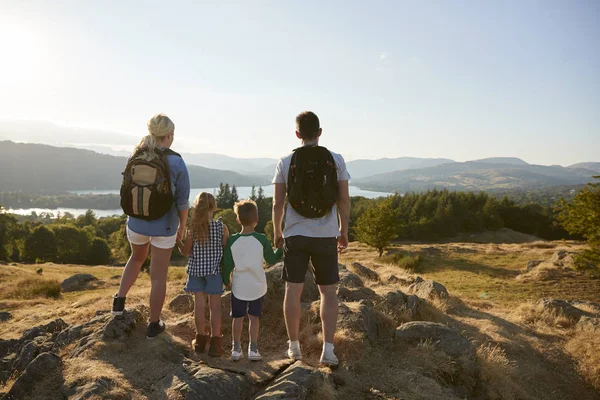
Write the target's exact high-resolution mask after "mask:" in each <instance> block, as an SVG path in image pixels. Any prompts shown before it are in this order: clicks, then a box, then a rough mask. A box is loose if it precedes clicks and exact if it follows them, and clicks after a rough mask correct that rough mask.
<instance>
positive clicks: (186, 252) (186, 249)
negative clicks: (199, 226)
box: [177, 229, 193, 257]
mask: <svg viewBox="0 0 600 400" xmlns="http://www.w3.org/2000/svg"><path fill="white" fill-rule="evenodd" d="M185 236H186V238H185V243H184V242H183V240H178V241H177V248H178V249H179V252H180V253H181V255H182V256H184V257H189V256H190V253H191V252H192V245H193V240H192V232H191V231H190V230H189V229H188V230H187V231H186V235H185Z"/></svg>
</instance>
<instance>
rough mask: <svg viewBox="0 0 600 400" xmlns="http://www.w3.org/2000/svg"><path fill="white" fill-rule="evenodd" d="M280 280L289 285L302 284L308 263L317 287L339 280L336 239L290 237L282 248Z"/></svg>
mask: <svg viewBox="0 0 600 400" xmlns="http://www.w3.org/2000/svg"><path fill="white" fill-rule="evenodd" d="M283 252H284V254H285V258H284V259H283V272H282V278H283V280H284V281H286V282H290V283H304V278H305V277H306V271H307V269H308V262H309V261H312V266H313V268H312V273H313V275H314V276H315V282H316V283H317V285H333V284H335V283H338V282H339V280H340V274H339V271H338V252H337V239H336V238H312V237H306V236H292V237H288V238H285V244H284V246H283Z"/></svg>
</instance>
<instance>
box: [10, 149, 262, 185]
mask: <svg viewBox="0 0 600 400" xmlns="http://www.w3.org/2000/svg"><path fill="white" fill-rule="evenodd" d="M126 162H127V158H125V157H115V156H110V155H105V154H98V153H94V152H92V151H89V150H81V149H73V148H63V147H52V146H46V145H40V144H22V143H14V142H0V170H2V171H4V173H3V174H1V175H0V188H1V190H2V191H25V192H40V191H45V192H59V191H64V190H94V189H96V190H110V189H118V188H119V187H120V185H121V172H123V169H124V168H125V164H126ZM188 170H189V174H190V180H191V184H192V187H194V188H201V187H215V186H218V185H219V183H221V182H228V183H229V184H231V185H237V186H251V185H253V184H255V185H262V184H267V183H268V179H266V178H264V177H253V176H245V175H241V174H238V173H236V172H232V171H224V170H216V169H209V168H204V167H199V166H195V165H189V166H188ZM6 171H9V173H7V172H6Z"/></svg>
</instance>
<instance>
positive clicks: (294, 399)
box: [256, 361, 322, 400]
mask: <svg viewBox="0 0 600 400" xmlns="http://www.w3.org/2000/svg"><path fill="white" fill-rule="evenodd" d="M320 378H322V375H321V373H320V372H319V371H318V370H316V369H315V368H313V367H311V366H309V365H307V364H304V363H303V362H302V361H297V362H296V363H295V364H294V365H292V366H291V367H289V368H288V369H287V370H285V371H284V373H282V374H280V375H279V376H278V377H277V379H275V381H273V382H272V383H271V384H270V385H269V386H267V387H266V388H265V389H264V390H262V391H261V392H260V393H258V395H257V396H256V400H304V399H306V398H307V395H308V393H310V391H311V389H312V388H313V387H314V386H315V385H316V384H317V383H318V382H319V379H320Z"/></svg>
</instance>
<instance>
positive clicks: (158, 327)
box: [146, 320, 167, 339]
mask: <svg viewBox="0 0 600 400" xmlns="http://www.w3.org/2000/svg"><path fill="white" fill-rule="evenodd" d="M166 328H167V325H166V324H165V323H164V322H163V321H161V320H159V321H158V322H150V323H149V324H148V329H147V330H146V339H155V338H156V337H157V336H158V335H160V334H161V333H163V332H164V331H165V329H166Z"/></svg>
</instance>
